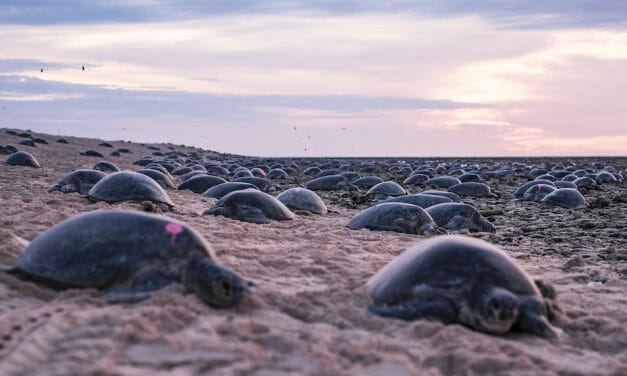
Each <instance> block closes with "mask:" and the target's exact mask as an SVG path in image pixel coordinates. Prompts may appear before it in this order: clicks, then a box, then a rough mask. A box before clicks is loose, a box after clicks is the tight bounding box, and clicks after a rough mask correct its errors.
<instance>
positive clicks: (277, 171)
mask: <svg viewBox="0 0 627 376" xmlns="http://www.w3.org/2000/svg"><path fill="white" fill-rule="evenodd" d="M289 177H290V175H289V174H288V173H287V172H285V170H284V169H282V168H273V169H272V170H270V171H268V173H267V174H266V178H267V179H289Z"/></svg>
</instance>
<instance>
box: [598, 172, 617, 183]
mask: <svg viewBox="0 0 627 376" xmlns="http://www.w3.org/2000/svg"><path fill="white" fill-rule="evenodd" d="M596 181H597V183H598V184H606V183H617V182H618V179H616V177H615V176H614V175H612V174H611V173H609V172H607V171H601V172H599V173H598V174H597V176H596Z"/></svg>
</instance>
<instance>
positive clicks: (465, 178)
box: [457, 173, 481, 183]
mask: <svg viewBox="0 0 627 376" xmlns="http://www.w3.org/2000/svg"><path fill="white" fill-rule="evenodd" d="M457 178H458V179H459V181H461V182H462V183H469V182H481V177H480V176H479V175H477V174H471V173H466V174H462V175H460V176H458V177H457Z"/></svg>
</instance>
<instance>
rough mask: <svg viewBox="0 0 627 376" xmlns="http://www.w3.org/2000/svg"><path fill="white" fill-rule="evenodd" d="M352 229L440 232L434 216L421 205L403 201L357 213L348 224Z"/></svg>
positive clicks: (419, 232)
mask: <svg viewBox="0 0 627 376" xmlns="http://www.w3.org/2000/svg"><path fill="white" fill-rule="evenodd" d="M347 226H348V227H349V228H350V229H353V230H359V229H362V228H367V229H369V230H377V231H394V232H401V233H405V234H417V235H423V234H426V233H440V232H441V230H440V229H438V228H437V227H438V226H437V224H436V223H435V222H434V221H433V218H431V216H430V215H429V214H428V213H427V212H426V211H425V210H424V209H423V208H421V207H420V206H418V205H412V204H405V203H402V202H385V203H380V204H378V205H375V206H371V207H369V208H367V209H364V210H362V211H360V212H359V213H357V214H356V215H355V216H354V217H353V218H352V219H351V220H350V221H349V222H348V225H347Z"/></svg>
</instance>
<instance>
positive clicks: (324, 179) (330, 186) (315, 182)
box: [305, 174, 346, 191]
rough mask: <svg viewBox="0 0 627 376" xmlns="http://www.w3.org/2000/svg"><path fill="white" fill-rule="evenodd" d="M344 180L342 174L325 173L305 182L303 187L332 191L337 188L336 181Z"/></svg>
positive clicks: (342, 181) (341, 181)
mask: <svg viewBox="0 0 627 376" xmlns="http://www.w3.org/2000/svg"><path fill="white" fill-rule="evenodd" d="M344 182H346V178H345V177H344V176H342V175H339V174H338V175H326V176H321V177H318V178H315V179H312V180H310V181H308V182H307V184H305V188H307V189H311V190H312V191H334V190H337V189H339V188H338V183H344Z"/></svg>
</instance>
